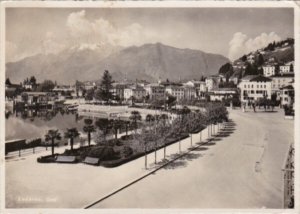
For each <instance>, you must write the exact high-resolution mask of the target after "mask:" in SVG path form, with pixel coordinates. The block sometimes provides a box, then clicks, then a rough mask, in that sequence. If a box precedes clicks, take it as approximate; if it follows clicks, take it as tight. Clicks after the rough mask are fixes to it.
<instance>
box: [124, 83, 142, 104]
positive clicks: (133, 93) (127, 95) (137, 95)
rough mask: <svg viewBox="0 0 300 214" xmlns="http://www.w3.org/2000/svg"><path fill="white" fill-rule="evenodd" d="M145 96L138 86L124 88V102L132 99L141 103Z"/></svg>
mask: <svg viewBox="0 0 300 214" xmlns="http://www.w3.org/2000/svg"><path fill="white" fill-rule="evenodd" d="M145 96H146V90H145V89H144V88H143V87H142V86H140V85H138V84H135V85H132V86H129V87H126V88H124V99H125V100H130V99H134V100H138V101H141V100H143V99H144V98H145Z"/></svg>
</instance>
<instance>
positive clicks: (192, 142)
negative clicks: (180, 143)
mask: <svg viewBox="0 0 300 214" xmlns="http://www.w3.org/2000/svg"><path fill="white" fill-rule="evenodd" d="M191 146H193V134H192V133H191Z"/></svg>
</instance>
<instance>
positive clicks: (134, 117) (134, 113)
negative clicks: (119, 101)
mask: <svg viewBox="0 0 300 214" xmlns="http://www.w3.org/2000/svg"><path fill="white" fill-rule="evenodd" d="M129 120H131V121H132V123H133V125H134V128H135V130H136V129H137V121H138V120H142V116H141V114H140V112H139V111H132V112H131V115H130V116H129Z"/></svg>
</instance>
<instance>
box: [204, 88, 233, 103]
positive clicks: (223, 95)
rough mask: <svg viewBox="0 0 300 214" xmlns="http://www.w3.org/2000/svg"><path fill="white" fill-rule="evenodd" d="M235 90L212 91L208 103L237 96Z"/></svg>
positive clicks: (221, 89) (220, 89)
mask: <svg viewBox="0 0 300 214" xmlns="http://www.w3.org/2000/svg"><path fill="white" fill-rule="evenodd" d="M237 93H238V92H237V89H236V88H218V89H215V90H212V91H211V92H210V94H209V97H210V101H222V100H223V99H227V98H232V97H233V96H234V95H237Z"/></svg>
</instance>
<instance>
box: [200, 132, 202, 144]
mask: <svg viewBox="0 0 300 214" xmlns="http://www.w3.org/2000/svg"><path fill="white" fill-rule="evenodd" d="M201 142H202V131H200V143H201Z"/></svg>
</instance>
